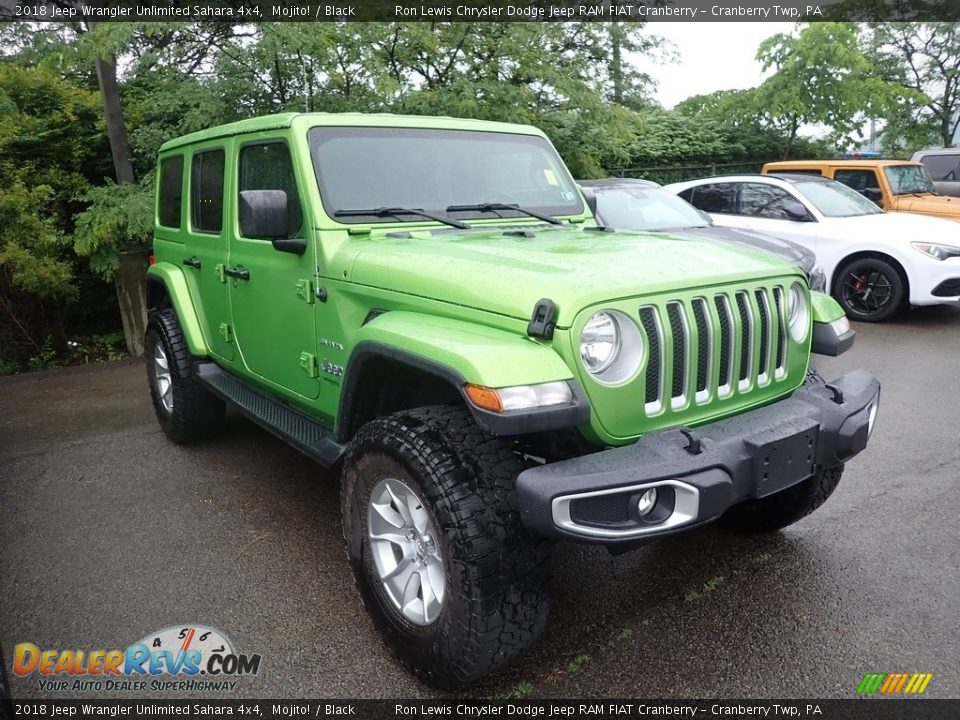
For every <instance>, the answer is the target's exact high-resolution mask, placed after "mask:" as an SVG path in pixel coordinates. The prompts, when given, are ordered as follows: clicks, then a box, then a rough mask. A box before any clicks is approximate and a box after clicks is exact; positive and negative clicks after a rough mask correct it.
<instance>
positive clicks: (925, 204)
mask: <svg viewBox="0 0 960 720" xmlns="http://www.w3.org/2000/svg"><path fill="white" fill-rule="evenodd" d="M897 210H901V211H906V212H914V213H925V214H929V215H941V216H951V217H950V219H951V220H953V219H956V220H960V197H946V196H944V195H933V194H929V193H925V194H923V195H898V196H897Z"/></svg>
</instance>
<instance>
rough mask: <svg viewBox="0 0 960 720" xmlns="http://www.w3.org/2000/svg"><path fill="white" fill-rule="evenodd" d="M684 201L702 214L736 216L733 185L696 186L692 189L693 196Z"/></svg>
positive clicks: (735, 199)
mask: <svg viewBox="0 0 960 720" xmlns="http://www.w3.org/2000/svg"><path fill="white" fill-rule="evenodd" d="M684 200H686V201H687V202H689V203H690V204H691V205H693V206H694V207H695V208H699V209H700V210H703V211H704V212H708V213H721V214H723V215H736V214H737V186H736V185H734V184H733V183H714V184H712V185H698V186H697V187H695V188H693V195H692V196H691V197H690V198H684Z"/></svg>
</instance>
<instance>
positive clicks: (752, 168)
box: [612, 160, 766, 185]
mask: <svg viewBox="0 0 960 720" xmlns="http://www.w3.org/2000/svg"><path fill="white" fill-rule="evenodd" d="M764 162H766V161H765V160H756V161H747V162H736V163H712V164H709V165H664V166H654V167H630V168H616V169H615V170H613V172H612V175H613V176H614V177H622V178H640V179H642V180H652V181H653V182H657V183H660V184H661V185H666V184H667V183H674V182H683V181H684V180H695V179H697V178H702V177H709V176H711V175H740V174H743V173H758V172H760V168H761V167H763V164H764Z"/></svg>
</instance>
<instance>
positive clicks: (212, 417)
mask: <svg viewBox="0 0 960 720" xmlns="http://www.w3.org/2000/svg"><path fill="white" fill-rule="evenodd" d="M143 354H144V359H145V360H146V363H147V381H148V383H149V385H150V396H151V398H152V399H153V409H154V411H155V412H156V413H157V419H158V420H159V421H160V427H161V428H162V429H163V432H164V434H165V435H166V436H167V437H168V438H170V439H171V440H172V441H173V442H175V443H190V442H195V441H197V440H203V439H206V438H208V437H211V436H213V435H215V434H217V433H218V432H220V430H222V429H223V424H224V417H225V413H226V407H225V405H224V403H223V401H222V400H220V398H218V397H215V396H214V395H211V394H210V393H209V392H208V391H207V390H206V388H204V387H203V386H202V385H201V384H200V381H199V380H198V379H197V377H196V374H195V373H194V361H193V358H192V357H190V351H189V349H188V348H187V341H186V339H185V338H184V337H183V331H182V330H181V329H180V323H179V322H178V321H177V315H176V313H175V312H174V311H173V310H172V309H171V308H166V309H163V310H156V311H153V312H151V313H150V317H149V318H148V319H147V334H146V337H145V339H144V353H143Z"/></svg>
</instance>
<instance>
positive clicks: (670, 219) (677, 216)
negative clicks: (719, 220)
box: [595, 186, 710, 230]
mask: <svg viewBox="0 0 960 720" xmlns="http://www.w3.org/2000/svg"><path fill="white" fill-rule="evenodd" d="M595 191H596V194H597V213H598V214H599V215H600V218H601V219H602V220H603V223H604V224H605V225H609V226H611V227H615V228H621V229H622V230H669V229H671V228H688V227H707V226H709V225H710V218H708V217H707V216H706V215H704V214H703V213H701V212H700V211H699V210H697V209H696V208H695V207H693V205H691V204H690V203H688V202H687V201H686V200H683V199H681V198H679V197H677V196H676V195H674V194H673V193H671V192H667V191H666V190H661V189H660V188H655V187H641V186H637V187H618V188H609V189H606V188H596V189H595Z"/></svg>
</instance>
